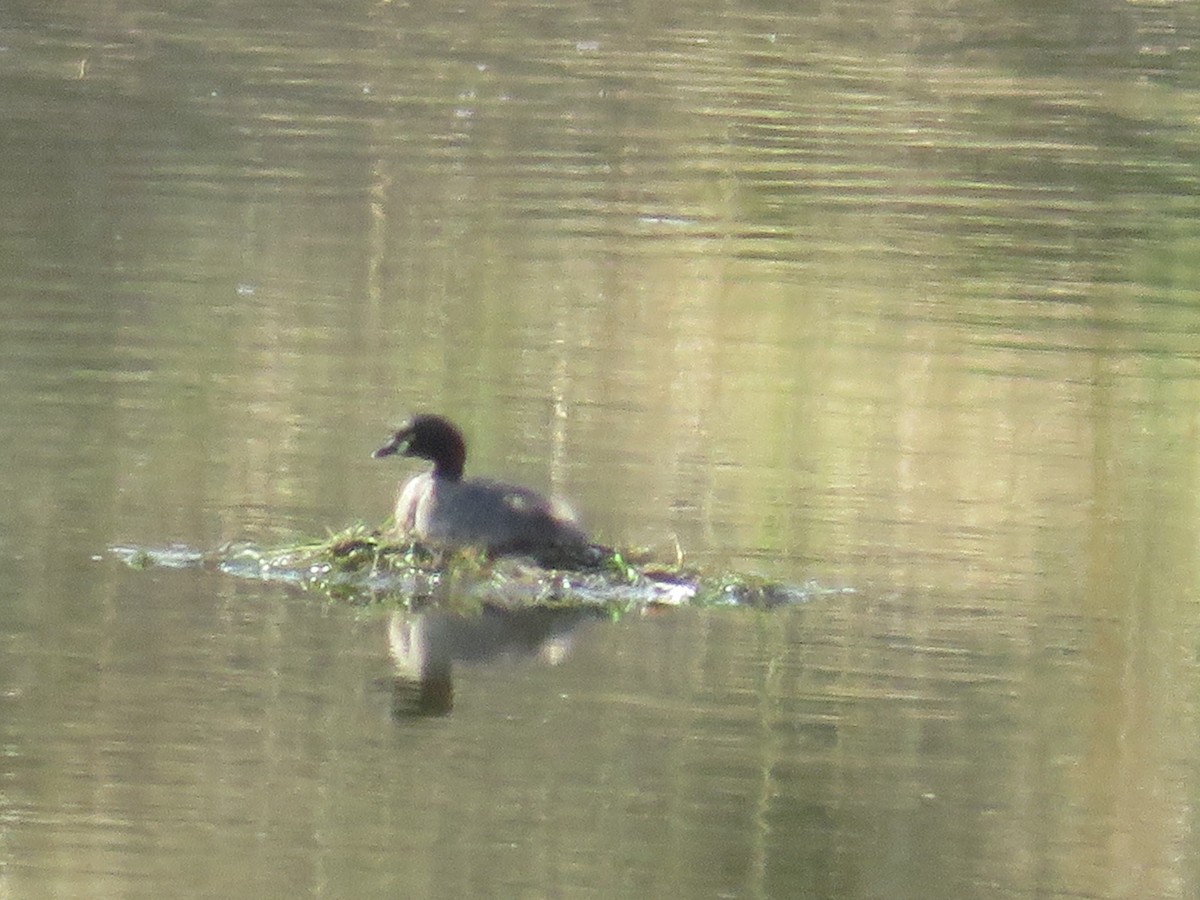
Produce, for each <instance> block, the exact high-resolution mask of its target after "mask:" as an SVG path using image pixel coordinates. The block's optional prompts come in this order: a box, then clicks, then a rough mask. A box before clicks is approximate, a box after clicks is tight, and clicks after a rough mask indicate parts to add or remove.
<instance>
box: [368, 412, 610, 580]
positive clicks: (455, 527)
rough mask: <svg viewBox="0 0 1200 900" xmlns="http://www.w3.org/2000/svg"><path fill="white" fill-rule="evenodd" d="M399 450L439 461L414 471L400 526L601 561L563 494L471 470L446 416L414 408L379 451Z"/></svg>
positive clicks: (516, 551)
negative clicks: (470, 474) (554, 496)
mask: <svg viewBox="0 0 1200 900" xmlns="http://www.w3.org/2000/svg"><path fill="white" fill-rule="evenodd" d="M394 454H399V455H401V456H413V457H416V458H418V459H427V460H429V461H430V462H432V463H433V471H431V472H425V473H422V474H420V475H416V476H414V477H413V478H411V479H409V481H408V483H407V484H405V485H404V487H403V488H402V489H401V491H400V496H399V499H398V500H397V501H396V528H397V529H398V530H399V531H401V532H403V533H405V534H411V535H413V536H414V537H416V538H417V539H418V540H420V541H422V542H424V543H428V544H433V545H438V546H443V547H463V546H468V547H480V548H482V549H484V550H486V551H487V552H488V553H489V554H491V555H493V556H504V555H521V556H531V557H533V558H534V559H536V560H537V561H538V562H540V563H541V564H543V565H551V566H568V567H578V566H586V565H594V564H595V563H596V562H598V561H599V560H600V558H601V557H602V555H603V553H604V549H603V548H600V547H596V546H594V545H592V544H591V543H590V542H589V540H588V538H587V535H586V534H585V533H584V532H583V530H582V529H581V528H580V527H579V524H578V522H577V521H576V520H575V516H574V514H573V513H572V512H571V510H570V509H569V508H568V507H567V506H566V505H564V504H563V503H561V502H560V501H557V500H551V499H547V498H545V497H543V496H542V495H541V494H539V493H537V492H536V491H531V490H529V489H528V488H523V487H519V486H518V485H514V484H505V483H504V482H500V481H492V480H490V479H486V478H464V477H463V466H464V464H465V462H466V459H467V447H466V443H465V442H464V441H463V436H462V433H461V432H460V431H459V430H458V428H456V427H455V425H454V424H453V423H452V422H450V421H449V420H448V419H445V418H443V417H442V416H435V415H428V414H423V415H418V416H414V417H413V418H411V419H409V420H408V421H407V422H405V423H404V424H403V425H402V426H401V427H400V428H399V430H397V431H396V433H395V434H394V435H392V438H391V440H389V441H388V442H387V443H386V444H384V445H383V446H382V447H380V448H379V449H378V450H376V451H375V452H374V454H372V455H373V456H374V458H375V459H380V458H382V457H384V456H392V455H394Z"/></svg>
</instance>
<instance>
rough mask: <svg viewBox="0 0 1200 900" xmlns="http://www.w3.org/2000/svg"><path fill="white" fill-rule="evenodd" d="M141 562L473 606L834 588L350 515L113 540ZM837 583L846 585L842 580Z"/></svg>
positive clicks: (615, 604) (606, 604) (341, 594)
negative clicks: (288, 530)
mask: <svg viewBox="0 0 1200 900" xmlns="http://www.w3.org/2000/svg"><path fill="white" fill-rule="evenodd" d="M112 552H113V553H114V554H115V555H117V556H118V557H119V558H120V559H122V560H123V561H124V562H125V563H126V564H127V565H129V566H130V567H131V568H135V569H147V568H153V567H169V568H184V567H196V568H205V569H213V570H217V571H220V572H223V573H225V574H228V575H232V576H235V577H240V578H251V579H256V580H262V581H273V582H281V583H286V584H292V585H296V586H298V587H300V588H302V589H304V590H308V591H315V592H320V593H323V594H326V595H327V596H329V597H330V598H331V599H334V600H337V601H339V602H346V603H356V604H363V603H372V602H379V601H388V600H390V601H393V602H401V603H403V604H405V605H408V606H425V605H428V604H436V605H438V606H439V607H442V608H446V609H454V610H458V611H462V612H470V611H474V610H478V609H480V608H481V607H482V606H483V605H484V604H493V605H500V606H503V607H505V608H510V609H517V608H523V607H528V606H589V607H603V608H606V609H609V610H610V611H612V612H613V613H619V612H620V611H622V610H626V609H631V608H646V607H650V606H681V605H715V604H722V605H741V606H752V607H760V608H765V607H773V606H779V605H782V604H789V603H797V602H802V601H804V600H807V599H809V598H811V597H812V596H813V595H814V594H817V593H830V592H831V591H829V590H826V589H822V588H819V587H816V586H812V585H808V586H804V587H797V586H792V585H787V584H783V583H780V582H777V581H771V580H768V579H764V578H760V577H758V576H753V575H746V574H741V573H721V574H716V575H713V574H707V573H703V572H701V571H699V570H698V569H695V568H693V567H690V566H688V565H686V564H685V562H684V559H683V554H682V552H681V551H679V550H678V549H677V550H676V554H675V559H674V560H671V561H668V562H663V561H659V560H656V559H655V558H654V557H653V555H652V554H650V553H649V552H648V551H644V550H632V549H627V550H622V551H612V552H611V553H609V554H607V555H606V556H605V557H603V558H602V559H599V560H598V561H597V562H596V564H595V565H594V566H592V567H589V568H587V569H579V570H574V569H572V570H567V569H546V568H542V567H540V566H537V565H535V564H533V563H532V562H531V561H528V560H523V559H521V558H511V557H502V558H499V559H493V558H490V557H488V556H487V555H486V554H484V553H482V552H479V551H474V550H469V549H468V550H453V551H444V550H437V549H434V548H430V547H427V546H424V545H421V544H419V543H416V542H414V541H410V540H403V541H397V540H395V539H393V538H391V537H389V532H388V530H387V529H386V528H384V529H371V528H368V527H367V526H365V525H354V526H351V527H349V528H347V529H344V530H342V531H340V532H336V533H331V534H329V535H327V536H326V537H325V539H323V540H315V541H309V542H305V543H300V544H295V545H292V546H288V547H282V548H276V549H263V548H259V547H257V546H255V545H253V544H248V543H237V544H229V545H226V546H224V547H221V548H219V549H217V550H215V551H212V552H207V553H199V552H196V551H194V550H189V549H187V548H183V547H170V548H166V549H159V550H156V549H151V548H145V547H114V548H112ZM837 592H839V593H840V592H841V591H840V590H838V591H837Z"/></svg>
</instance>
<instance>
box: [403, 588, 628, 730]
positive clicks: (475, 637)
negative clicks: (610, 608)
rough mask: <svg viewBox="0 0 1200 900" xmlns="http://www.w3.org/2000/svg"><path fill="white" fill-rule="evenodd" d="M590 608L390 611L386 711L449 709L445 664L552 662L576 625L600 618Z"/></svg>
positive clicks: (451, 690)
mask: <svg viewBox="0 0 1200 900" xmlns="http://www.w3.org/2000/svg"><path fill="white" fill-rule="evenodd" d="M604 615H605V614H604V612H603V610H601V609H598V608H593V607H575V608H562V609H558V608H552V607H547V606H533V607H528V608H525V609H515V610H514V609H504V608H502V607H498V606H492V605H485V606H484V607H483V610H482V611H481V612H480V614H479V615H478V616H474V617H470V618H468V617H466V616H461V615H455V614H452V613H448V612H444V611H442V610H437V609H431V610H425V611H422V612H411V613H410V612H401V611H396V612H394V613H392V615H391V617H390V618H389V620H388V651H389V653H390V654H391V657H392V662H393V663H394V665H395V668H396V678H395V680H394V683H393V704H392V712H393V715H395V716H396V717H398V718H404V717H410V716H431V715H444V714H446V713H448V712H450V710H451V709H452V708H453V707H454V686H453V683H452V680H451V663H452V662H454V661H459V662H489V661H492V660H496V659H499V658H502V657H508V658H512V659H540V660H541V661H542V662H546V663H550V664H552V665H553V664H557V663H559V662H561V661H562V660H563V659H565V658H566V657H567V655H568V654H569V653H570V650H571V646H572V644H573V642H574V639H575V636H576V634H577V633H578V631H579V629H580V628H581V627H582V626H583V625H584V624H585V623H587V622H591V621H594V620H596V619H600V618H604Z"/></svg>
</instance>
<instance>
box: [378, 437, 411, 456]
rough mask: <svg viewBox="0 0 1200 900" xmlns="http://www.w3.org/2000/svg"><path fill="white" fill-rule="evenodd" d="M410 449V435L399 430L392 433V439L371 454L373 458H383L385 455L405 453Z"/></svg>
mask: <svg viewBox="0 0 1200 900" xmlns="http://www.w3.org/2000/svg"><path fill="white" fill-rule="evenodd" d="M407 449H408V435H407V434H405V433H404V432H403V431H398V432H396V433H395V434H394V435H392V439H391V440H390V441H388V442H387V443H386V444H384V445H383V446H382V447H380V448H379V449H378V450H376V451H375V452H374V453H372V454H371V459H383V458H384V457H385V456H393V455H395V454H397V453H403V452H404V451H405V450H407Z"/></svg>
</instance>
